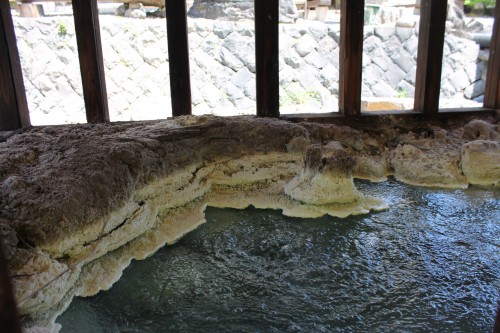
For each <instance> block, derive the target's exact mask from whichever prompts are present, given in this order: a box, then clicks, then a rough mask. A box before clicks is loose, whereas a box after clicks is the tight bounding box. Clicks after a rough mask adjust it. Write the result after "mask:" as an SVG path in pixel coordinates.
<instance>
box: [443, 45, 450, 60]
mask: <svg viewBox="0 0 500 333" xmlns="http://www.w3.org/2000/svg"><path fill="white" fill-rule="evenodd" d="M450 54H451V49H450V47H449V46H448V44H446V43H444V45H443V57H448V56H449V55H450Z"/></svg>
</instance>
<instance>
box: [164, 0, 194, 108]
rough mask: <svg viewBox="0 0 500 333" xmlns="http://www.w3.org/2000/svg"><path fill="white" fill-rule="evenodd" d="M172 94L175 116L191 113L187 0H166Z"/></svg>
mask: <svg viewBox="0 0 500 333" xmlns="http://www.w3.org/2000/svg"><path fill="white" fill-rule="evenodd" d="M165 7H166V14H167V37H168V58H169V59H168V61H169V68H170V96H171V101H172V115H173V116H174V117H177V116H183V115H190V114H191V79H190V71H189V45H188V30H187V13H186V1H185V0H166V2H165Z"/></svg>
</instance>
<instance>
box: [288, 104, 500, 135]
mask: <svg viewBox="0 0 500 333" xmlns="http://www.w3.org/2000/svg"><path fill="white" fill-rule="evenodd" d="M499 116H500V111H497V110H492V109H487V108H457V109H442V110H439V112H438V113H435V114H432V115H426V114H423V113H417V112H415V111H413V110H407V111H394V110H390V111H372V112H363V113H361V114H360V115H356V116H350V117H345V116H343V115H342V114H339V113H337V112H332V113H308V114H306V113H304V114H289V115H281V119H284V120H288V121H292V122H319V123H332V124H337V125H342V126H352V127H355V128H365V129H367V130H369V129H370V128H371V127H375V126H382V125H384V126H385V127H390V126H391V125H390V124H392V123H394V122H398V126H408V127H414V126H416V124H419V126H420V125H422V126H423V125H425V124H426V123H427V124H430V123H432V122H436V123H439V124H442V125H449V124H450V123H453V122H462V123H463V122H465V121H469V120H473V119H477V118H489V119H490V120H491V121H492V122H496V121H497V120H498V117H499ZM425 126H428V125H425Z"/></svg>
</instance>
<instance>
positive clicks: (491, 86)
mask: <svg viewBox="0 0 500 333" xmlns="http://www.w3.org/2000/svg"><path fill="white" fill-rule="evenodd" d="M484 107H486V108H492V109H497V110H498V109H500V3H499V2H497V5H496V7H495V20H494V23H493V35H492V36H491V44H490V57H489V60H488V72H487V74H486V85H485V88H484Z"/></svg>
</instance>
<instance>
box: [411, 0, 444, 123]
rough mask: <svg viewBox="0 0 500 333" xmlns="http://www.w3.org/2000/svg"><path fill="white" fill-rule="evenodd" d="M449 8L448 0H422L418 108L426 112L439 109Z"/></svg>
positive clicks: (430, 112) (429, 113) (418, 63)
mask: <svg viewBox="0 0 500 333" xmlns="http://www.w3.org/2000/svg"><path fill="white" fill-rule="evenodd" d="M446 10H447V2H446V1H444V0H439V1H437V0H421V6H420V30H419V34H418V56H417V76H416V79H415V104H414V109H415V111H417V112H423V113H424V114H426V115H433V114H436V113H437V112H438V110H439V94H440V89H441V69H442V66H443V45H444V32H445V26H446Z"/></svg>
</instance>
